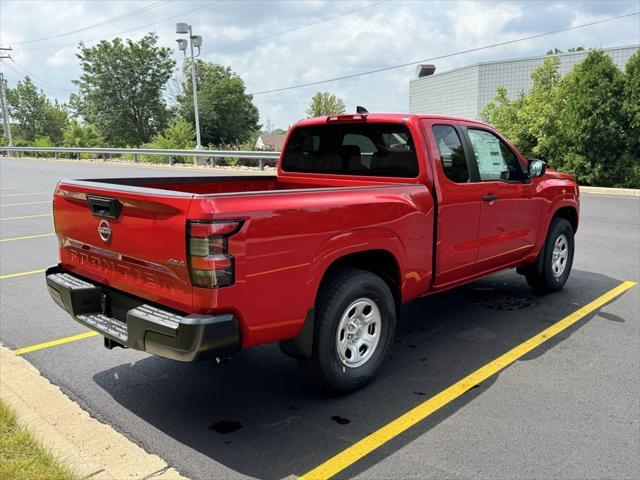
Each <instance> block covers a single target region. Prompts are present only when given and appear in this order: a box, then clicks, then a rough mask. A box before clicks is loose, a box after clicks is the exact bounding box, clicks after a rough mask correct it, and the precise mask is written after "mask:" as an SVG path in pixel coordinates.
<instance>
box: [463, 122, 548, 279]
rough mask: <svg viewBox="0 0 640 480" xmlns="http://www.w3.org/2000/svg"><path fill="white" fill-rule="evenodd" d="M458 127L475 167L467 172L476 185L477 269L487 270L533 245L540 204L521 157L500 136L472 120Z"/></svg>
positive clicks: (520, 254)
mask: <svg viewBox="0 0 640 480" xmlns="http://www.w3.org/2000/svg"><path fill="white" fill-rule="evenodd" d="M464 130H465V135H466V138H467V140H468V143H469V150H470V151H471V156H472V159H473V165H472V168H474V169H476V172H475V173H474V172H472V176H475V177H476V178H477V181H478V183H477V185H480V186H481V187H482V188H481V200H482V202H481V204H482V207H481V213H480V224H479V228H478V248H479V250H478V260H477V261H478V268H480V269H481V270H483V271H488V270H492V269H495V268H500V267H503V266H505V265H508V264H510V263H513V262H516V261H518V260H519V259H521V258H523V257H524V256H526V255H527V254H528V253H529V252H530V251H531V250H532V249H533V248H534V246H535V241H536V235H537V232H538V227H539V222H540V212H541V207H542V205H541V200H540V199H539V198H537V197H536V195H535V185H534V184H532V183H531V182H530V181H529V180H528V178H527V174H526V173H525V166H524V164H523V163H524V159H522V161H521V160H520V159H519V158H518V155H517V154H516V153H515V152H514V151H513V149H512V148H511V147H510V146H509V145H508V143H507V142H506V141H504V140H503V139H502V138H500V136H499V135H497V134H496V133H495V132H492V131H491V130H489V129H485V128H482V127H479V126H477V125H468V126H467V127H466V128H464Z"/></svg>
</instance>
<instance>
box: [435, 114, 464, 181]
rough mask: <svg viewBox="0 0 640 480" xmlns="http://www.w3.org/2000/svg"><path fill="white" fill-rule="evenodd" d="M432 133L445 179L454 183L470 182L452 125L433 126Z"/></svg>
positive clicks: (456, 133) (462, 152)
mask: <svg viewBox="0 0 640 480" xmlns="http://www.w3.org/2000/svg"><path fill="white" fill-rule="evenodd" d="M432 131H433V136H434V137H435V139H436V143H437V145H438V152H439V153H440V161H441V162H442V169H443V170H444V174H445V175H446V176H447V178H448V179H449V180H451V181H452V182H455V183H466V182H468V181H470V176H469V163H468V162H467V157H466V155H465V153H464V147H463V146H462V140H461V139H460V135H458V132H457V131H456V129H455V128H454V127H453V126H452V125H434V126H433V127H432Z"/></svg>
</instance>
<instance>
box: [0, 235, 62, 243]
mask: <svg viewBox="0 0 640 480" xmlns="http://www.w3.org/2000/svg"><path fill="white" fill-rule="evenodd" d="M54 235H55V233H41V234H39V235H27V236H26V237H13V238H0V243H3V242H15V241H16V240H30V239H32V238H42V237H52V236H54Z"/></svg>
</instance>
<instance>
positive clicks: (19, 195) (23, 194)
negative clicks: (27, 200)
mask: <svg viewBox="0 0 640 480" xmlns="http://www.w3.org/2000/svg"><path fill="white" fill-rule="evenodd" d="M45 193H47V192H29V193H9V194H4V193H3V194H2V195H0V197H2V198H5V197H24V196H25V195H43V194H45Z"/></svg>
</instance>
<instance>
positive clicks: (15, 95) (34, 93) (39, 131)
mask: <svg viewBox="0 0 640 480" xmlns="http://www.w3.org/2000/svg"><path fill="white" fill-rule="evenodd" d="M7 103H8V106H9V114H10V115H11V118H12V120H13V122H15V123H16V124H17V125H16V128H15V132H14V135H15V136H16V137H18V138H21V139H23V140H26V141H28V142H33V141H34V140H35V139H36V138H37V137H47V138H48V139H49V140H50V141H51V143H53V144H56V145H60V143H61V142H62V138H63V132H64V129H65V127H66V125H67V112H66V111H65V109H64V107H63V106H62V105H60V104H59V103H58V102H57V101H56V100H54V101H53V102H52V101H51V100H49V98H47V96H46V95H45V93H44V92H43V91H42V90H39V89H38V88H37V87H36V86H35V85H34V83H33V82H32V81H31V78H29V77H28V76H27V77H25V78H24V80H22V81H21V82H18V84H17V85H16V86H15V88H11V89H7ZM42 141H43V140H40V142H42Z"/></svg>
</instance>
